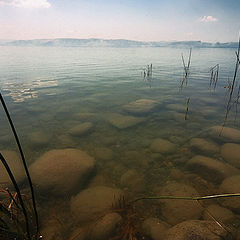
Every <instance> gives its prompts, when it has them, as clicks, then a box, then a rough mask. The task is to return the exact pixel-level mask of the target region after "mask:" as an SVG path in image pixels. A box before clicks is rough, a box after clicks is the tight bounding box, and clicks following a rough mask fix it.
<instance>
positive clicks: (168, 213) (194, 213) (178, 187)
mask: <svg viewBox="0 0 240 240" xmlns="http://www.w3.org/2000/svg"><path fill="white" fill-rule="evenodd" d="M161 195H162V196H180V197H191V196H198V195H199V194H198V192H197V191H196V190H195V189H194V188H193V187H191V186H188V185H185V184H182V183H176V182H170V183H167V184H166V185H165V186H164V187H163V188H162V189H161V192H160V194H159V196H161ZM158 201H159V202H160V203H161V211H162V215H163V217H164V218H166V221H167V222H168V223H170V224H172V225H174V224H177V223H180V222H182V221H185V220H189V219H199V218H200V217H201V213H202V209H201V207H200V206H199V204H198V203H197V202H195V201H186V200H179V199H178V200H174V199H171V200H170V199H167V200H158Z"/></svg>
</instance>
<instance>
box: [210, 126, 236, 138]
mask: <svg viewBox="0 0 240 240" xmlns="http://www.w3.org/2000/svg"><path fill="white" fill-rule="evenodd" d="M207 134H208V135H210V136H211V137H215V138H218V139H223V140H225V141H230V142H240V130H238V129H236V128H229V127H224V128H223V127H222V126H213V127H210V128H209V129H208V130H207Z"/></svg>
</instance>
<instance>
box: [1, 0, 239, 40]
mask: <svg viewBox="0 0 240 240" xmlns="http://www.w3.org/2000/svg"><path fill="white" fill-rule="evenodd" d="M239 30H240V0H0V39H37V38H61V37H63V38H105V39H109V38H111V39H118V38H123V39H132V40H144V41H166V40H167V41H168V40H202V41H210V42H216V41H219V42H225V41H237V40H238V35H239Z"/></svg>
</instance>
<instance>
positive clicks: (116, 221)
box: [87, 213, 122, 240]
mask: <svg viewBox="0 0 240 240" xmlns="http://www.w3.org/2000/svg"><path fill="white" fill-rule="evenodd" d="M121 221H122V217H121V216H120V215H119V214H117V213H108V214H107V215H105V216H104V217H102V218H101V219H100V220H98V221H97V222H95V223H94V226H92V227H90V229H89V231H88V234H87V235H88V238H87V239H88V240H106V239H109V238H111V237H112V236H113V235H114V234H115V233H116V230H117V228H118V227H119V225H120V223H121Z"/></svg>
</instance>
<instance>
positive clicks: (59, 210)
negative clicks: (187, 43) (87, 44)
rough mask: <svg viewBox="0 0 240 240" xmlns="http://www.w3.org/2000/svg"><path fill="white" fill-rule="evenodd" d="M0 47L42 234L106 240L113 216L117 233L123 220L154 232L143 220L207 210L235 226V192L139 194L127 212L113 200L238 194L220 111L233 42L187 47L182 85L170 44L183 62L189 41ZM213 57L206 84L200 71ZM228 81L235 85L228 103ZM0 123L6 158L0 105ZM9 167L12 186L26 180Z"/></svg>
mask: <svg viewBox="0 0 240 240" xmlns="http://www.w3.org/2000/svg"><path fill="white" fill-rule="evenodd" d="M0 50H1V55H0V89H1V92H2V95H3V97H4V99H5V101H6V104H7V106H8V108H9V111H10V114H11V117H12V119H13V121H14V123H15V127H16V129H17V132H18V135H19V138H20V141H21V144H22V147H23V150H24V153H25V155H26V159H27V162H28V165H29V167H30V173H31V174H32V179H33V183H34V186H35V187H36V192H37V203H38V211H39V214H40V222H41V229H42V234H43V236H48V238H47V237H46V239H60V240H61V239H69V240H71V239H86V238H87V237H86V236H91V237H90V239H103V238H104V239H105V238H106V239H110V235H111V236H120V235H121V234H122V233H121V228H120V230H119V231H118V230H116V229H117V227H116V226H119V224H120V223H121V219H124V220H123V222H125V223H126V222H128V221H129V226H128V228H127V227H126V226H125V228H124V231H126V232H127V231H130V230H129V229H132V230H131V231H132V232H131V234H132V235H134V234H135V235H134V236H135V237H136V239H142V238H140V237H142V236H145V237H146V239H155V238H154V237H153V235H154V234H153V233H152V232H151V231H150V230H149V229H152V228H154V226H155V225H156V224H157V223H158V224H160V225H161V226H162V229H164V230H162V232H164V231H167V229H169V228H171V227H172V226H175V225H177V224H179V223H182V222H184V221H185V220H193V219H201V220H203V219H204V220H209V219H211V220H212V216H213V217H214V219H215V220H216V221H219V222H220V223H221V224H222V225H223V226H226V228H230V229H231V231H232V232H234V233H235V232H236V229H237V228H238V226H240V215H239V214H240V200H239V199H238V198H236V197H235V198H233V199H231V200H229V199H223V200H217V199H215V200H204V201H198V202H196V201H186V200H139V201H138V202H136V204H135V205H134V210H133V209H131V211H133V212H134V214H133V215H134V217H129V216H132V215H131V214H130V213H129V212H127V214H126V212H125V213H123V212H122V211H120V210H119V209H121V208H124V207H125V208H126V209H127V208H128V207H126V206H125V205H124V204H125V201H128V200H129V201H132V200H134V199H136V198H139V197H143V196H160V195H171V196H205V195H213V194H219V193H237V192H239V180H240V172H239V168H240V158H239V156H240V129H239V116H238V115H237V110H238V109H237V107H236V104H235V105H233V106H232V107H231V109H230V111H229V114H228V117H227V118H226V110H227V104H228V100H229V94H230V92H231V85H229V82H228V81H232V80H233V75H234V69H235V64H236V63H235V62H236V55H235V49H230V48H229V49H228V48H223V49H220V48H219V49H218V48H212V49H211V48H209V49H208V48H202V49H195V48H194V49H192V57H191V63H190V67H189V76H188V79H187V81H184V82H183V84H182V87H181V83H182V81H183V79H184V68H183V63H182V57H181V54H183V56H184V59H185V63H186V64H187V62H188V56H189V49H181V48H77V47H76V48H71V47H69V48H67V47H66V48H64V47H62V48H61V47H0ZM151 64H152V71H151ZM216 64H219V72H218V80H217V83H216V86H215V87H214V84H212V85H211V86H210V79H211V71H210V69H211V68H212V67H214V66H215V65H216ZM214 69H216V68H214ZM148 70H149V72H148ZM148 75H149V76H148ZM213 75H214V73H213ZM215 76H216V75H215ZM238 79H239V76H238ZM186 82H187V84H186ZM237 90H238V86H237V85H236V88H235V89H234V92H233V99H232V102H234V101H235V99H237ZM223 124H224V128H223V127H222V126H223ZM0 132H1V135H0V149H1V150H2V151H3V153H5V156H6V159H7V160H8V161H11V157H12V158H16V159H18V158H19V156H15V155H16V152H17V148H16V146H15V141H14V138H13V135H12V133H11V130H10V128H9V124H8V122H7V120H6V118H5V115H4V113H3V110H2V109H1V110H0ZM14 154H15V155H14ZM3 155H4V154H3ZM13 156H14V157H13ZM16 161H18V160H16ZM19 168H20V167H19ZM19 168H18V165H17V164H15V165H13V169H14V170H13V172H14V173H15V171H16V175H17V176H18V178H17V180H18V182H19V184H20V185H21V187H22V189H23V191H24V189H25V188H26V189H27V184H26V179H25V177H24V176H23V175H21V174H19V173H18V172H23V170H19ZM0 180H1V181H2V182H6V180H5V179H4V178H3V179H2V178H1V179H0ZM121 196H124V200H123V198H122V197H121ZM126 199H127V200H126ZM122 205H124V206H122ZM116 209H117V210H116ZM119 212H120V213H119ZM128 214H129V215H128ZM102 218H103V219H104V218H106V219H107V220H106V219H105V222H104V220H102ZM99 219H100V220H99ZM126 219H128V220H126ZM129 219H130V220H129ZM106 222H112V223H116V224H115V225H114V226H110V225H111V224H110V225H109V224H106ZM133 222H134V223H135V225H134V224H133ZM159 222H160V223H159ZM112 225H113V224H112ZM120 225H121V224H120ZM123 225H124V224H123ZM133 225H134V226H133ZM103 226H104V227H103ZM89 229H90V230H89ZM99 229H101V231H102V232H101V231H100V230H99ZM102 229H110V230H109V231H108V232H107V230H106V232H107V233H106V232H104V231H103V230H102ZM126 229H128V230H126ZM146 229H147V230H146ZM222 231H223V232H224V230H222ZM90 232H91V233H90ZM101 234H102V235H101ZM104 234H105V235H104ZM101 236H103V237H102V238H101ZM121 237H122V235H121ZM121 237H119V238H116V239H121ZM137 237H138V238H137ZM162 238H163V239H164V237H162ZM122 239H123V237H122ZM126 239H127V238H126ZM129 239H130V238H129ZM169 239H170V238H169ZM213 239H214V238H213ZM216 239H217V238H216Z"/></svg>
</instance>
